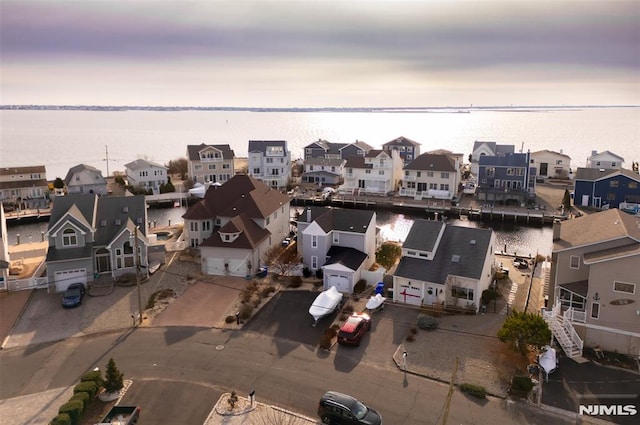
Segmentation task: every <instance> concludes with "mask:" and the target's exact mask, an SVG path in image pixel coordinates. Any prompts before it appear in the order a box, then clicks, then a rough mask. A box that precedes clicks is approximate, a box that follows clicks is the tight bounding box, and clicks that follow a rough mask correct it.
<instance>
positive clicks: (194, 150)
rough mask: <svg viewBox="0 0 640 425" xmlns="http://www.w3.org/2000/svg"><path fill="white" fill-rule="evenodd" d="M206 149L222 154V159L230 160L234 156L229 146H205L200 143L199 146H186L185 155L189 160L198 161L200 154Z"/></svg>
mask: <svg viewBox="0 0 640 425" xmlns="http://www.w3.org/2000/svg"><path fill="white" fill-rule="evenodd" d="M207 148H211V149H214V150H217V151H219V152H220V153H221V154H222V158H223V159H232V158H234V157H235V156H236V155H235V153H234V152H233V150H232V149H231V146H229V145H207V144H205V143H202V144H199V145H187V154H188V155H189V160H191V161H199V160H200V155H199V154H200V152H201V151H203V150H205V149H207Z"/></svg>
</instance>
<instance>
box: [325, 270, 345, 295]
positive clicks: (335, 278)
mask: <svg viewBox="0 0 640 425" xmlns="http://www.w3.org/2000/svg"><path fill="white" fill-rule="evenodd" d="M332 286H335V287H336V289H337V290H338V291H340V292H347V293H351V288H349V279H348V278H347V277H345V276H339V275H335V274H332V275H330V276H329V288H331V287H332ZM329 288H327V289H329Z"/></svg>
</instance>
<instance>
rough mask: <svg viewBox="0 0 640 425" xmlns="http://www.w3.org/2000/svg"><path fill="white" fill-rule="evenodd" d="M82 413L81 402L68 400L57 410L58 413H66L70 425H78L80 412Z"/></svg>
mask: <svg viewBox="0 0 640 425" xmlns="http://www.w3.org/2000/svg"><path fill="white" fill-rule="evenodd" d="M83 411H84V406H83V404H82V401H81V400H73V399H72V400H69V401H67V402H66V403H65V404H63V405H62V406H60V409H59V410H58V413H66V414H68V415H69V418H70V419H71V425H78V424H79V423H80V418H81V417H82V412H83Z"/></svg>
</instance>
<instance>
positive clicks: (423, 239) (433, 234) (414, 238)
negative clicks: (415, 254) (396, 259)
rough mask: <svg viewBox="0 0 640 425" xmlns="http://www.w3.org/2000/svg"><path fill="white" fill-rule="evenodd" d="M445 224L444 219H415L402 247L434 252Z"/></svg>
mask: <svg viewBox="0 0 640 425" xmlns="http://www.w3.org/2000/svg"><path fill="white" fill-rule="evenodd" d="M445 226H446V224H445V223H444V222H443V221H435V220H415V221H414V222H413V225H412V226H411V229H410V230H409V234H408V235H407V237H406V239H405V241H404V243H403V244H402V247H403V248H407V249H417V250H421V251H429V252H433V250H434V248H435V245H436V241H437V239H438V235H440V232H441V231H442V228H443V227H445Z"/></svg>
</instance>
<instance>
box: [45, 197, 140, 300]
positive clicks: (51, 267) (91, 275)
mask: <svg viewBox="0 0 640 425" xmlns="http://www.w3.org/2000/svg"><path fill="white" fill-rule="evenodd" d="M136 236H137V239H136ZM46 237H47V238H48V242H49V249H48V251H47V257H46V260H45V261H46V267H47V279H48V281H49V284H50V285H51V284H55V288H56V291H58V292H61V291H64V290H65V289H67V287H68V286H69V285H70V284H71V283H76V282H77V283H83V284H85V285H86V284H87V283H90V282H92V281H94V280H95V279H97V278H99V277H100V276H101V275H106V276H108V277H109V278H110V279H113V278H118V277H121V276H123V275H135V274H136V271H138V272H139V273H141V275H142V277H145V276H146V273H147V272H146V270H147V268H146V266H147V265H148V261H147V245H148V242H147V204H146V202H145V197H144V196H142V195H141V196H98V195H96V194H90V195H77V194H75V195H68V196H59V197H57V198H56V200H55V202H54V203H53V208H52V210H51V218H50V219H49V225H48V228H47V232H46ZM136 247H137V251H138V256H137V260H136V255H135V251H136ZM138 266H139V267H138ZM136 269H138V270H136Z"/></svg>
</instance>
